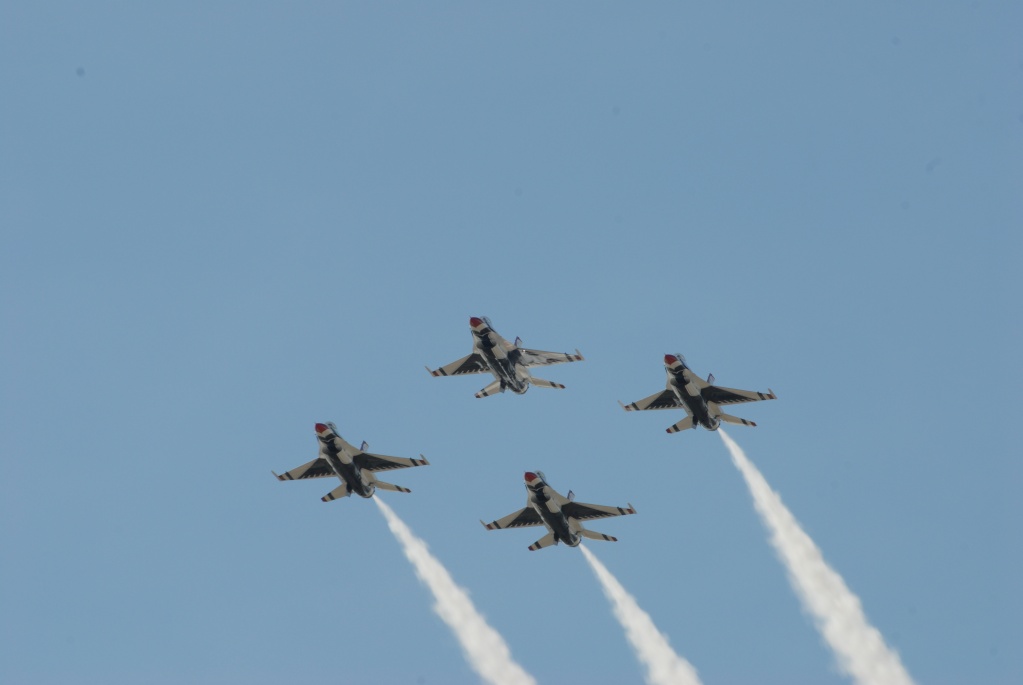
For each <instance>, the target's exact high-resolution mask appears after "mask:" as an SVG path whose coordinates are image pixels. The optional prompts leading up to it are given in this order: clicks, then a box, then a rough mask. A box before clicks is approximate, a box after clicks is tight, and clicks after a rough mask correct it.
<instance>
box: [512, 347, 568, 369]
mask: <svg viewBox="0 0 1023 685" xmlns="http://www.w3.org/2000/svg"><path fill="white" fill-rule="evenodd" d="M519 351H520V352H521V353H522V357H521V360H522V364H524V365H525V366H548V365H550V364H564V363H565V362H581V361H583V359H584V357H583V356H582V355H581V354H580V353H579V350H576V351H575V354H572V353H570V352H544V351H543V350H531V349H528V348H526V347H520V348H519Z"/></svg>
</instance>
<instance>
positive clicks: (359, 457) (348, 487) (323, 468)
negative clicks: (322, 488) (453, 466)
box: [271, 422, 430, 502]
mask: <svg viewBox="0 0 1023 685" xmlns="http://www.w3.org/2000/svg"><path fill="white" fill-rule="evenodd" d="M316 437H317V438H318V439H319V441H320V456H318V457H317V458H316V459H313V460H312V461H311V462H309V463H308V464H302V465H301V466H299V467H297V468H293V469H291V470H290V471H288V472H287V473H282V474H280V475H277V474H276V473H274V475H275V476H277V480H303V479H306V478H327V477H330V476H337V477H338V478H340V479H341V485H339V486H338V487H336V488H334V489H333V490H331V491H330V492H328V493H327V494H326V495H324V496H323V497H321V498H320V499H321V500H323V501H324V502H331V501H333V500H336V499H339V498H341V497H348V496H349V495H351V494H352V493H353V492H354V493H355V494H356V495H359V496H360V497H366V498H369V497H372V496H373V493H374V492H376V490H377V488H380V489H381V490H393V491H395V492H412V491H411V490H409V489H408V488H403V487H402V486H400V485H394V484H393V483H385V482H383V481H382V480H377V478H376V476H375V475H374V472H375V471H387V470H389V469H405V468H408V467H410V466H426V465H427V464H429V463H430V462H428V461H426V457H424V456H423V455H421V454H420V455H419V457H420V458H419V459H405V458H403V457H388V456H386V455H383V454H373V453H371V452H367V451H366V449H367V448H368V445H367V444H366V443H365V442H363V443H362V447H361V448H356V447H355V446H353V445H349V444H348V443H347V442H345V440H344V438H342V437H341V436H340V435H338V434H337V426H335V425H334V424H333V423H330V422H327V423H318V424H316ZM271 473H273V472H272V471H271Z"/></svg>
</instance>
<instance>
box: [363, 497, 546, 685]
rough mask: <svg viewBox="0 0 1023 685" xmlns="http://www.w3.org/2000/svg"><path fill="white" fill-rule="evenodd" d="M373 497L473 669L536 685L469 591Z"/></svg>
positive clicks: (502, 683)
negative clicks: (482, 613)
mask: <svg viewBox="0 0 1023 685" xmlns="http://www.w3.org/2000/svg"><path fill="white" fill-rule="evenodd" d="M373 501H374V502H376V503H377V506H378V507H380V512H381V513H382V514H383V515H384V518H385V519H387V526H388V528H390V529H391V532H392V533H394V537H395V538H397V540H398V542H399V543H401V549H402V551H403V552H404V553H405V556H406V557H407V558H408V560H409V561H410V562H412V566H413V567H414V568H415V570H416V575H417V576H419V580H421V581H423V584H425V585H426V587H428V588H430V592H432V593H433V597H434V599H435V600H436V602H435V603H434V605H433V610H434V611H436V612H437V615H438V616H440V617H441V619H443V621H444V622H445V623H447V624H448V627H450V628H451V630H452V631H453V632H454V633H455V637H457V638H458V642H459V644H461V646H462V652H463V653H464V654H465V658H466V659H467V660H468V662H469V665H470V666H472V669H473V670H474V671H476V673H478V674H479V675H480V677H481V678H483V680H485V681H486V682H488V683H493V684H494V685H536V680H535V679H534V678H533V676H531V675H529V674H528V673H526V672H525V671H524V670H523V669H522V667H521V666H519V665H518V664H517V663H516V662H515V661H514V660H513V659H512V657H511V651H510V650H509V649H508V645H507V644H506V643H505V641H504V639H503V638H502V637H501V636H500V635H499V634H498V633H497V631H496V630H494V629H493V628H491V627H490V626H489V625H488V624H487V622H486V620H485V619H484V618H483V616H482V615H480V613H479V612H478V611H476V607H475V606H473V604H472V600H470V599H469V595H468V593H466V591H465V590H463V589H462V588H460V587H458V586H457V585H455V581H454V580H452V579H451V575H450V574H449V573H448V572H447V570H446V569H445V568H444V567H443V566H442V565H441V563H440V562H439V561H437V558H436V557H434V556H433V555H432V554H430V550H429V549H427V547H426V543H425V542H423V541H422V540H420V539H419V538H417V537H416V536H415V534H413V532H412V531H411V530H410V529H409V527H408V526H406V525H405V522H404V521H402V520H401V519H400V518H398V516H397V514H395V513H394V511H392V510H391V508H390V507H389V506H387V505H386V504H384V502H383V500H382V499H380V497H374V498H373Z"/></svg>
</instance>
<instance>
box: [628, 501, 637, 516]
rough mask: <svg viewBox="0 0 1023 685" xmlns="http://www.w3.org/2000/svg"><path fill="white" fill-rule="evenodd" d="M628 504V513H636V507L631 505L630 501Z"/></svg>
mask: <svg viewBox="0 0 1023 685" xmlns="http://www.w3.org/2000/svg"><path fill="white" fill-rule="evenodd" d="M628 504H629V513H630V514H635V513H636V507H634V506H632V502H629V503H628Z"/></svg>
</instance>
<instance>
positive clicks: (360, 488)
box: [321, 436, 376, 497]
mask: <svg viewBox="0 0 1023 685" xmlns="http://www.w3.org/2000/svg"><path fill="white" fill-rule="evenodd" d="M321 440H322V442H323V446H324V447H325V448H326V454H325V455H324V458H325V459H326V460H327V463H328V464H330V468H331V469H333V470H334V475H335V476H337V477H338V478H340V479H341V480H342V481H343V482H344V483H345V484H346V485H347V486H348V490H349V491H351V492H354V493H355V494H356V495H358V496H359V497H372V496H373V491H374V490H376V488H375V487H373V486H372V485H370V484H367V483H366V481H365V480H363V478H362V469H360V468H359V467H358V465H356V464H355V463H354V462H352V463H347V464H346V463H345V462H344V461H342V460H341V457H340V456H339V453H338V449H337V448H336V447H334V438H333V436H331V437H330V438H328V439H326V440H324V439H322V438H321Z"/></svg>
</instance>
